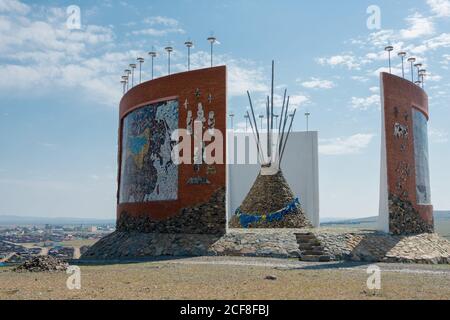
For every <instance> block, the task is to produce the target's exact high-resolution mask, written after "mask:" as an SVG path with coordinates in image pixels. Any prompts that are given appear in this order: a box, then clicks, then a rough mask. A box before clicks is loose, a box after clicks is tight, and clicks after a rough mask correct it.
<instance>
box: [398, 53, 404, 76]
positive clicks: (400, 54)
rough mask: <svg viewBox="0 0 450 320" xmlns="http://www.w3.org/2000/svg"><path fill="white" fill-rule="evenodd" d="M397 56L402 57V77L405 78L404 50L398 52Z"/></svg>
mask: <svg viewBox="0 0 450 320" xmlns="http://www.w3.org/2000/svg"><path fill="white" fill-rule="evenodd" d="M398 56H399V57H400V58H401V59H402V77H403V79H405V56H406V52H404V51H401V52H399V53H398Z"/></svg>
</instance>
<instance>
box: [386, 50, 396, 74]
mask: <svg viewBox="0 0 450 320" xmlns="http://www.w3.org/2000/svg"><path fill="white" fill-rule="evenodd" d="M384 50H385V51H387V52H388V55H389V73H391V74H392V68H391V51H392V50H394V47H393V46H387V47H386V48H384Z"/></svg>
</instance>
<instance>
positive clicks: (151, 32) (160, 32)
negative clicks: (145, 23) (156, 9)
mask: <svg viewBox="0 0 450 320" xmlns="http://www.w3.org/2000/svg"><path fill="white" fill-rule="evenodd" d="M131 33H132V34H134V35H145V36H153V37H162V36H166V35H168V34H170V33H179V34H184V33H185V31H184V30H183V29H181V28H168V29H154V28H147V29H143V30H135V31H132V32H131Z"/></svg>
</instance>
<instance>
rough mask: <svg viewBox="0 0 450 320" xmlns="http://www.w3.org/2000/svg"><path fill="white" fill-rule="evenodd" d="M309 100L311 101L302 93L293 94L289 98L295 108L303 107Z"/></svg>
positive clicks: (290, 103)
mask: <svg viewBox="0 0 450 320" xmlns="http://www.w3.org/2000/svg"><path fill="white" fill-rule="evenodd" d="M309 102H310V100H309V98H308V97H307V96H305V95H302V94H297V95H293V96H291V98H290V100H289V105H290V106H291V107H292V108H293V109H297V108H299V107H301V106H302V105H305V104H307V103H309Z"/></svg>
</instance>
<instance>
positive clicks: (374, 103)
mask: <svg viewBox="0 0 450 320" xmlns="http://www.w3.org/2000/svg"><path fill="white" fill-rule="evenodd" d="M351 105H352V108H353V109H358V110H368V109H369V108H371V107H378V108H379V107H380V96H379V95H378V94H374V95H371V96H369V97H367V98H357V97H352V101H351Z"/></svg>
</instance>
